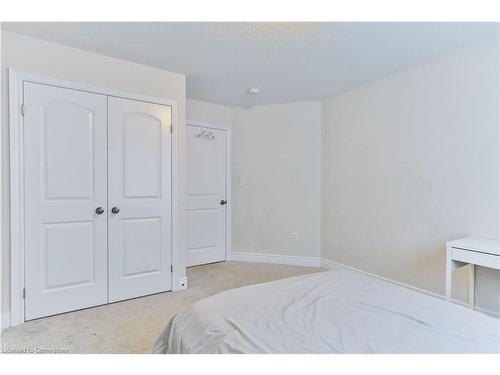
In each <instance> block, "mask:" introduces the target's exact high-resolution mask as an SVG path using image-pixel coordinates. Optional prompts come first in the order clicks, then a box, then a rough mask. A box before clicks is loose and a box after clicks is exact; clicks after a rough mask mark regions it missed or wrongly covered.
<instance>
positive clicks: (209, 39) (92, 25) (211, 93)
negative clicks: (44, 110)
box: [2, 22, 498, 106]
mask: <svg viewBox="0 0 500 375" xmlns="http://www.w3.org/2000/svg"><path fill="white" fill-rule="evenodd" d="M2 28H3V29H4V30H7V31H12V32H17V33H20V34H24V35H29V36H33V37H36V38H40V39H45V40H49V41H52V42H55V43H60V44H64V45H67V46H72V47H76V48H81V49H84V50H88V51H92V52H96V53H100V54H104V55H108V56H113V57H117V58H120V59H124V60H129V61H133V62H137V63H141V64H145V65H150V66H154V67H157V68H160V69H165V70H169V71H173V72H178V73H182V74H185V75H186V76H187V96H188V98H192V99H198V100H203V101H208V102H212V103H219V104H225V105H233V106H251V105H255V104H271V103H284V102H295V101H307V100H319V99H322V98H325V97H329V96H333V95H335V94H337V93H339V92H341V91H344V90H347V89H349V88H352V87H355V86H357V85H360V84H363V83H365V82H368V81H371V80H374V79H377V78H380V77H383V76H385V75H388V74H391V73H394V72H397V71H399V70H402V69H404V68H406V67H409V66H411V65H414V64H416V63H418V62H421V61H425V60H427V59H430V58H433V57H436V56H439V55H441V54H444V53H446V52H448V51H450V50H453V49H456V48H459V47H462V46H464V45H467V44H470V43H474V42H477V41H480V40H483V39H488V38H495V37H496V38H498V25H497V24H496V23H384V22H381V23H370V22H359V23H355V22H354V23H338V22H332V23H293V22H292V23H286V22H270V23H255V22H251V23H245V22H243V23H241V22H237V23H222V22H210V23H207V22H182V23H179V22H71V23H65V22H45V23H32V22H9V23H2ZM251 87H258V88H260V91H261V94H260V95H258V96H249V95H247V93H246V91H247V90H248V89H249V88H251Z"/></svg>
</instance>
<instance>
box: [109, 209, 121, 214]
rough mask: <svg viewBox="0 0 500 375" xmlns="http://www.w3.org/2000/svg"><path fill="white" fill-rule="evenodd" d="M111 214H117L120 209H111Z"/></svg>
mask: <svg viewBox="0 0 500 375" xmlns="http://www.w3.org/2000/svg"><path fill="white" fill-rule="evenodd" d="M111 212H112V213H114V214H115V215H116V214H117V213H118V212H120V209H119V208H118V207H113V208H112V209H111Z"/></svg>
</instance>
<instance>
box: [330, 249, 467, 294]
mask: <svg viewBox="0 0 500 375" xmlns="http://www.w3.org/2000/svg"><path fill="white" fill-rule="evenodd" d="M336 267H340V268H344V269H348V270H350V271H355V272H359V273H362V274H364V275H367V276H371V277H375V278H377V279H381V280H384V281H388V282H390V283H392V284H396V285H399V286H404V287H405V288H409V289H413V290H416V291H418V292H421V293H425V294H429V295H431V296H434V297H438V298H442V299H444V296H443V295H442V294H439V293H435V292H431V291H430V290H426V289H421V288H418V287H416V286H413V285H410V284H405V283H402V282H400V281H396V280H393V279H389V278H387V277H383V276H380V275H376V274H374V273H370V272H366V271H363V270H360V269H359V268H355V267H351V266H346V265H345V264H342V263H338V262H334V261H333V260H329V259H325V258H321V268H324V269H327V270H331V269H334V268H336ZM457 302H459V301H457ZM459 303H460V304H464V303H463V302H459Z"/></svg>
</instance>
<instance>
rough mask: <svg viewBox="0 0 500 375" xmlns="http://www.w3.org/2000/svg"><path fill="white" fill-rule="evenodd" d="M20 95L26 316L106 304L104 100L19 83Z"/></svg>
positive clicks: (67, 90) (105, 119)
mask: <svg viewBox="0 0 500 375" xmlns="http://www.w3.org/2000/svg"><path fill="white" fill-rule="evenodd" d="M24 100H25V107H26V113H25V116H24V163H25V184H24V187H25V288H26V303H25V309H26V319H27V320H30V319H35V318H39V317H42V316H47V315H52V314H57V313H62V312H66V311H71V310H76V309H81V308H85V307H90V306H94V305H99V304H104V303H106V302H107V238H106V236H107V228H106V226H107V225H106V215H105V214H101V215H99V214H97V213H96V208H97V207H102V208H103V210H105V208H106V205H107V202H106V200H107V165H106V164H107V141H106V137H107V135H106V127H107V124H106V121H107V114H106V112H107V108H106V100H107V99H106V96H103V95H99V94H92V93H87V92H82V91H76V90H70V89H64V88H59V87H54V86H48V85H42V84H35V83H25V84H24ZM103 213H104V212H103Z"/></svg>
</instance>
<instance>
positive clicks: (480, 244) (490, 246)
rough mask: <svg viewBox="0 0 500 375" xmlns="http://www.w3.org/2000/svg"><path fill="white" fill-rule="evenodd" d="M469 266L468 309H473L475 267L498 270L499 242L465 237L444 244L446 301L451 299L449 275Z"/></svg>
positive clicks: (499, 263)
mask: <svg viewBox="0 0 500 375" xmlns="http://www.w3.org/2000/svg"><path fill="white" fill-rule="evenodd" d="M467 265H469V267H470V268H469V307H471V308H474V281H475V280H474V279H475V277H474V273H475V267H476V266H482V267H488V268H494V269H497V270H500V241H499V240H493V239H486V238H476V237H466V238H461V239H459V240H454V241H448V242H447V243H446V299H447V300H450V299H451V273H452V272H453V271H454V270H456V269H457V268H460V267H463V266H467Z"/></svg>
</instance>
